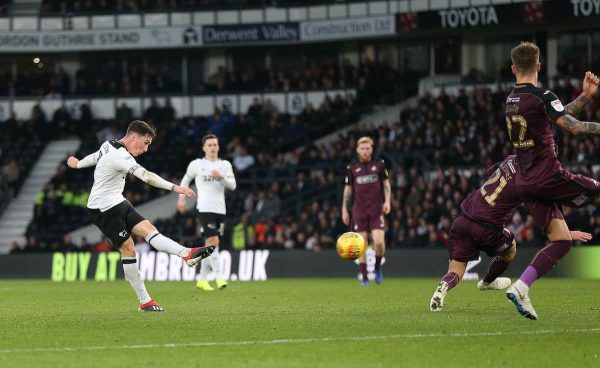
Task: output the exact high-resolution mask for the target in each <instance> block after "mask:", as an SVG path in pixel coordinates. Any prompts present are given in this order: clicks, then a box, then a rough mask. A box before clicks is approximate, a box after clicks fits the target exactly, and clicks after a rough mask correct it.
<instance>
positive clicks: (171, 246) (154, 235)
mask: <svg viewBox="0 0 600 368" xmlns="http://www.w3.org/2000/svg"><path fill="white" fill-rule="evenodd" d="M146 242H147V243H148V244H150V245H151V246H153V247H154V248H155V249H156V250H160V251H162V252H167V253H169V254H175V255H178V256H179V257H182V258H183V257H185V256H187V255H188V254H189V253H190V249H189V248H186V247H184V246H182V245H181V244H179V243H177V242H175V241H173V240H171V239H169V238H167V237H166V236H164V235H163V234H161V233H159V232H158V230H157V231H153V232H151V233H150V234H148V236H146Z"/></svg>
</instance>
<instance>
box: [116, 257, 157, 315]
mask: <svg viewBox="0 0 600 368" xmlns="http://www.w3.org/2000/svg"><path fill="white" fill-rule="evenodd" d="M121 261H122V262H123V272H124V273H125V280H127V281H129V284H130V285H131V287H132V288H133V291H135V293H136V294H137V296H138V299H139V300H140V303H141V304H144V303H148V302H149V301H150V300H152V298H150V295H148V291H146V285H144V281H142V277H141V274H140V270H139V268H138V265H137V259H136V257H121Z"/></svg>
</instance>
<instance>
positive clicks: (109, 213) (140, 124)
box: [67, 120, 215, 312]
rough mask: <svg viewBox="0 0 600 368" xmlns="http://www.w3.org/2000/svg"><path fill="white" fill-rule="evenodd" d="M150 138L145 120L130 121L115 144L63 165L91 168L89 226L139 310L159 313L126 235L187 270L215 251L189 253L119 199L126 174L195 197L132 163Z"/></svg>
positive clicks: (210, 248)
mask: <svg viewBox="0 0 600 368" xmlns="http://www.w3.org/2000/svg"><path fill="white" fill-rule="evenodd" d="M154 137H156V130H155V129H154V127H152V126H151V125H149V124H148V123H146V122H144V121H140V120H135V121H132V122H131V123H130V124H129V127H128V128H127V134H126V135H125V137H123V138H121V139H120V140H115V139H112V140H108V141H106V142H104V143H102V145H101V146H100V149H99V150H98V151H96V152H94V153H92V154H90V155H88V156H86V157H85V158H83V159H81V160H78V159H77V158H75V157H73V156H71V157H69V158H68V159H67V165H68V166H69V167H70V168H72V169H82V168H85V167H90V166H96V167H95V169H94V185H93V186H92V191H91V193H90V197H89V199H88V203H87V208H88V212H89V214H90V217H91V219H92V222H93V223H94V224H95V225H96V226H97V227H98V228H99V229H100V230H101V231H102V233H104V235H106V237H108V238H109V239H110V241H111V242H112V243H113V245H114V246H115V247H116V248H118V249H119V252H120V253H121V261H122V262H123V271H124V274H125V279H126V280H127V281H129V283H130V284H131V287H132V288H133V290H134V291H135V293H136V294H137V296H138V298H139V300H140V307H139V311H141V312H162V311H164V309H163V308H162V307H161V306H160V305H158V304H157V303H156V302H155V301H154V300H152V298H150V295H148V292H147V291H146V286H145V285H144V282H143V281H142V279H141V275H140V270H139V267H138V265H137V258H136V254H135V248H134V246H133V240H132V238H131V234H133V235H136V236H140V237H143V238H145V239H146V241H147V242H148V244H150V245H151V246H153V247H154V248H156V249H157V250H160V251H163V252H167V253H170V254H176V255H178V256H179V257H181V258H183V260H184V261H185V263H186V264H187V265H188V266H190V267H194V266H195V265H196V264H197V263H198V262H200V261H201V260H202V259H203V258H206V257H208V256H209V255H210V254H211V253H212V252H213V251H214V249H215V247H214V246H206V247H197V248H191V249H190V248H185V247H183V246H182V245H180V244H178V243H176V242H174V241H173V240H171V239H169V238H167V237H166V236H164V235H162V234H161V233H159V232H158V230H156V228H155V227H154V226H153V225H152V224H151V223H150V222H149V221H148V220H146V219H145V218H144V217H143V216H142V215H140V214H139V213H138V212H137V211H136V210H135V208H134V207H133V206H132V205H131V203H129V201H128V200H126V199H125V197H123V189H125V177H126V176H127V174H133V175H135V176H136V177H138V178H139V179H141V180H143V181H144V182H146V183H148V184H150V185H152V186H155V187H157V188H161V189H166V190H172V191H174V192H176V193H180V194H182V195H185V196H188V197H193V196H194V192H193V191H192V190H191V189H189V188H184V187H180V186H178V185H175V184H173V183H171V182H168V181H166V180H164V179H163V178H161V177H160V176H158V175H156V174H155V173H153V172H150V171H147V170H146V169H144V168H143V167H142V166H140V165H139V164H138V163H137V162H136V161H135V158H134V157H137V156H139V155H141V154H143V153H145V152H146V151H147V150H148V147H149V146H150V144H151V143H152V140H153V139H154Z"/></svg>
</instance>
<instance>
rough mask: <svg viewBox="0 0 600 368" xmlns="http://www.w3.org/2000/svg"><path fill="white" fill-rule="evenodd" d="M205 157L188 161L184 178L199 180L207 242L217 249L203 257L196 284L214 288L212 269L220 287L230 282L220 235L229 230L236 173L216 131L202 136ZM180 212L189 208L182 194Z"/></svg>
mask: <svg viewBox="0 0 600 368" xmlns="http://www.w3.org/2000/svg"><path fill="white" fill-rule="evenodd" d="M202 150H203V151H204V158H198V159H195V160H193V161H192V162H190V163H189V164H188V167H187V170H186V171H185V175H184V176H183V179H181V186H182V187H186V188H187V187H189V186H190V183H191V182H192V180H193V181H195V183H196V189H197V191H198V201H197V203H196V209H197V210H198V219H199V222H200V226H201V228H202V236H204V237H205V244H208V245H214V246H215V251H214V252H213V253H212V254H211V255H210V257H208V258H206V259H203V260H202V263H201V264H200V279H199V280H198V282H196V287H197V288H198V289H200V290H204V291H212V290H214V289H213V287H212V286H210V284H209V283H208V280H207V276H208V273H209V272H210V271H211V270H212V271H213V273H214V274H215V282H216V284H217V288H218V289H223V288H225V287H226V286H227V281H225V279H224V278H223V274H222V273H221V260H220V259H219V239H220V237H222V236H223V232H224V230H225V213H226V207H225V189H227V190H235V187H236V182H235V175H234V174H233V168H232V167H231V163H230V162H229V161H227V160H222V159H220V158H219V138H218V137H217V136H216V135H214V134H207V135H205V136H204V137H203V138H202ZM177 209H178V210H179V212H181V213H183V212H185V196H184V195H182V194H180V195H179V199H178V200H177Z"/></svg>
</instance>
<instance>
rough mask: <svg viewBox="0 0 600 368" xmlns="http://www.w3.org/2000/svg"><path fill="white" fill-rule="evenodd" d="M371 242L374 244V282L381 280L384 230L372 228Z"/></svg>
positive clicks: (378, 282)
mask: <svg viewBox="0 0 600 368" xmlns="http://www.w3.org/2000/svg"><path fill="white" fill-rule="evenodd" d="M371 236H373V244H374V246H375V283H376V284H381V282H383V273H382V272H381V259H382V258H383V255H384V254H385V232H384V231H383V230H373V231H372V232H371Z"/></svg>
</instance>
